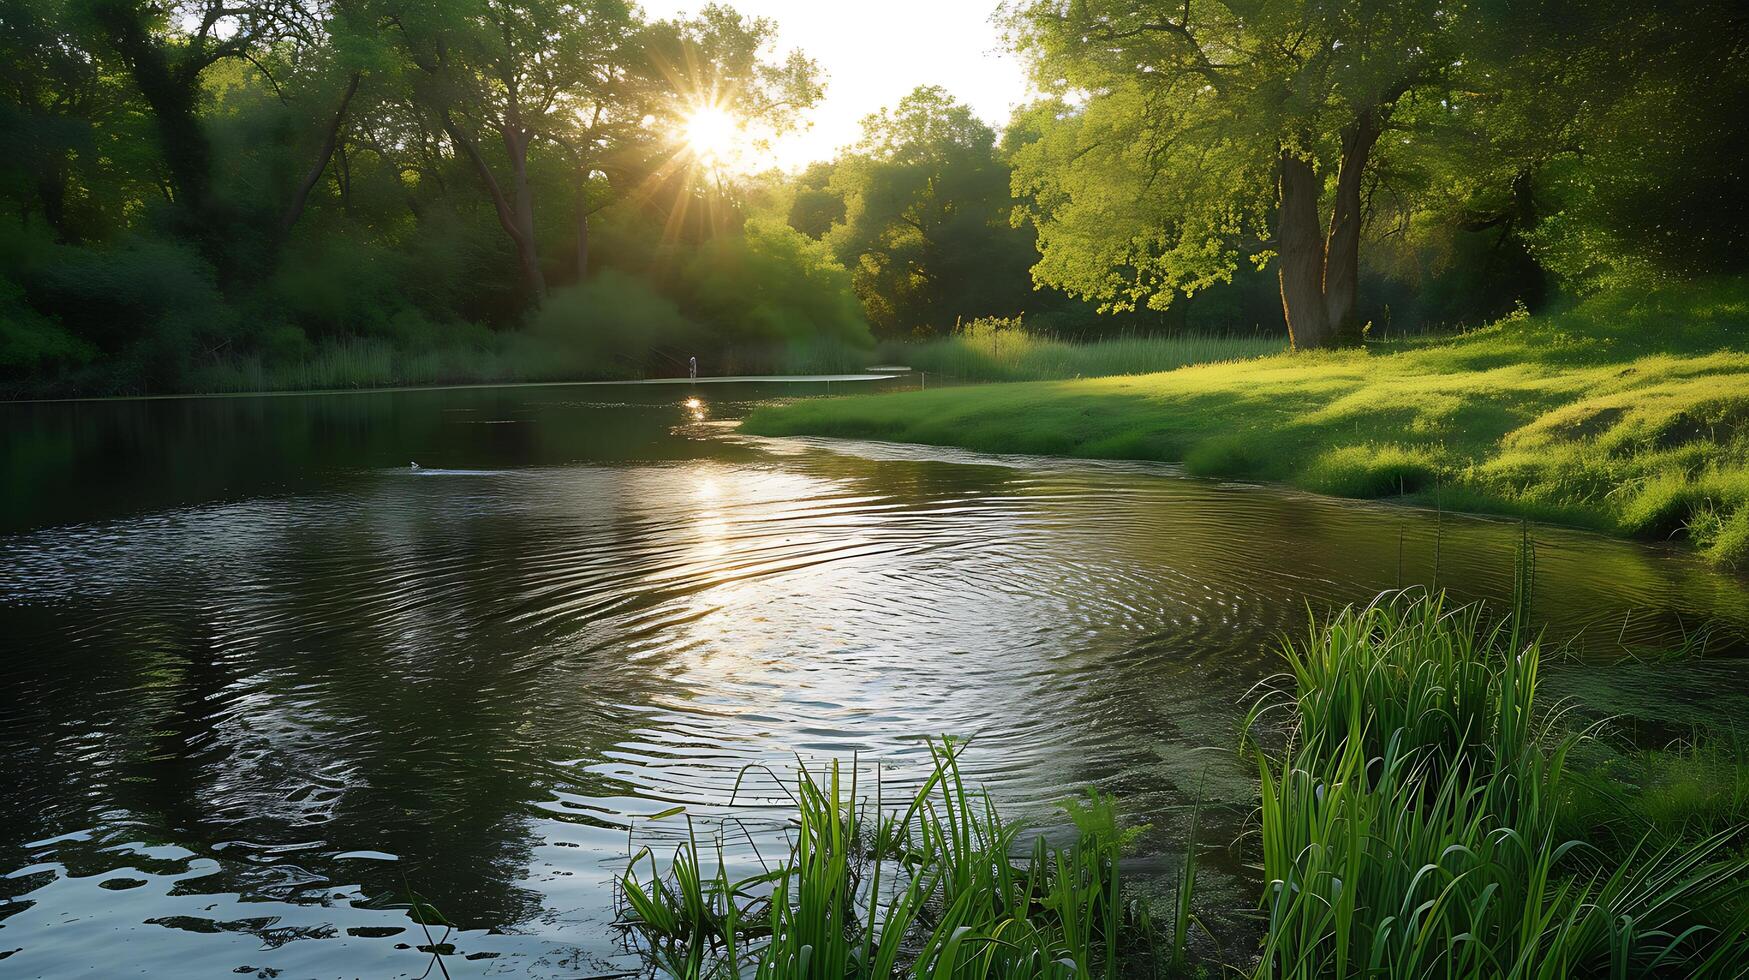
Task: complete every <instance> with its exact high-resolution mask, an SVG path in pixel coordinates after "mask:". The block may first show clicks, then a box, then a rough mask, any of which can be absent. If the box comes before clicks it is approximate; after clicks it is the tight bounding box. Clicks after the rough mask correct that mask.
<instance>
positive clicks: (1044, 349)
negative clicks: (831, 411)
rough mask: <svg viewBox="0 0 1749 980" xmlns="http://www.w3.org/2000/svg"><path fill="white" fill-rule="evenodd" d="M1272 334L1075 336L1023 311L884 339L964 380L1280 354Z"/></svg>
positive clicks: (913, 359)
mask: <svg viewBox="0 0 1749 980" xmlns="http://www.w3.org/2000/svg"><path fill="white" fill-rule="evenodd" d="M1282 347H1283V344H1282V341H1281V340H1279V339H1276V338H1268V337H1215V336H1167V337H1152V336H1124V337H1112V338H1107V339H1102V340H1093V341H1086V342H1078V341H1073V340H1067V339H1064V338H1060V337H1054V336H1051V335H1049V334H1041V333H1034V332H1032V331H1030V330H1028V329H1027V328H1026V327H1025V325H1024V323H1023V322H1022V321H1021V320H1019V319H1002V318H996V317H990V318H984V319H979V320H973V321H972V322H970V323H967V324H965V325H963V326H961V327H959V328H958V329H956V330H955V331H954V332H953V333H952V334H949V335H948V336H945V337H941V338H937V339H933V340H924V341H916V342H911V343H905V344H898V345H888V346H886V347H883V349H882V351H881V355H882V357H883V358H885V359H887V360H891V361H894V362H896V363H900V364H906V365H909V366H910V367H911V368H913V369H915V370H918V371H927V372H930V373H932V374H941V375H946V376H949V377H954V378H960V379H964V380H967V381H1054V380H1058V379H1063V378H1096V377H1104V376H1107V375H1116V374H1152V373H1154V372H1156V371H1172V370H1176V369H1178V368H1181V367H1185V366H1186V365H1190V364H1209V363H1213V362H1216V361H1238V360H1246V359H1249V358H1254V357H1262V356H1264V355H1266V354H1279V353H1281V351H1282Z"/></svg>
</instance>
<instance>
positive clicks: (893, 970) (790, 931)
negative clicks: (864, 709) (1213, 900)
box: [621, 740, 1194, 980]
mask: <svg viewBox="0 0 1749 980" xmlns="http://www.w3.org/2000/svg"><path fill="white" fill-rule="evenodd" d="M930 752H931V757H932V763H933V765H932V769H931V771H930V773H929V775H928V777H927V778H926V779H925V780H924V782H923V785H922V786H921V787H920V788H919V789H918V791H917V792H916V793H915V794H913V795H912V796H911V797H910V798H909V799H908V800H905V801H903V802H902V806H900V807H895V808H892V809H887V808H885V807H884V805H883V801H882V800H881V798H880V788H879V786H878V784H877V787H876V797H875V800H874V801H873V802H872V803H870V802H869V801H867V800H865V799H863V798H861V797H859V795H858V793H857V786H856V777H855V771H854V769H853V770H852V774H851V777H850V779H849V780H848V781H846V779H845V778H844V775H843V773H842V772H841V770H840V768H839V766H838V764H837V763H832V764H830V765H829V766H827V767H826V768H825V769H823V770H820V771H815V770H813V769H810V768H809V767H807V766H806V765H798V770H797V778H796V785H795V790H794V792H793V793H792V799H793V800H794V803H795V809H796V813H795V828H794V836H793V843H792V846H791V849H790V853H789V854H788V856H787V857H786V858H785V859H784V860H783V861H782V862H781V863H780V864H779V865H778V866H777V867H775V868H773V869H772V870H770V871H766V872H763V873H761V874H758V875H754V876H751V877H749V878H746V879H739V880H731V879H730V878H729V877H728V875H727V872H726V871H725V870H724V865H723V862H722V860H721V855H720V853H719V855H718V861H717V870H716V872H715V873H714V874H712V875H707V874H705V873H704V872H703V871H702V870H701V864H700V860H699V847H698V843H697V835H696V833H692V834H689V840H688V842H687V843H686V844H683V845H682V846H681V847H680V848H679V849H678V851H677V852H676V854H675V856H674V859H673V861H672V862H671V868H670V870H669V871H668V872H667V873H666V874H663V873H662V872H661V870H660V868H659V867H658V864H657V862H656V860H655V858H654V856H653V855H652V854H651V853H650V852H649V851H648V850H647V849H646V850H644V851H642V852H640V854H639V855H638V856H637V858H636V859H634V861H633V862H632V865H631V867H630V868H629V869H628V870H627V872H626V873H625V875H624V877H623V878H622V880H621V888H622V890H623V894H624V897H625V913H624V916H623V920H622V921H623V924H624V926H625V928H626V929H627V930H629V931H630V932H631V933H632V934H633V935H634V936H636V937H637V939H638V941H639V942H640V943H641V944H642V945H643V946H644V948H645V949H646V950H647V952H648V953H649V955H650V958H651V959H652V961H653V962H655V963H656V964H658V965H659V967H660V968H661V969H662V970H664V971H666V972H667V973H669V974H671V975H673V976H676V977H680V978H685V980H703V978H716V977H722V978H728V977H747V976H751V977H756V978H769V980H803V978H815V977H817V978H831V980H841V978H856V980H865V978H866V980H876V978H880V980H885V978H896V977H916V978H947V977H955V978H960V977H977V978H1012V980H1021V978H1026V980H1033V978H1047V980H1093V978H1096V977H1097V978H1107V980H1109V978H1115V977H1118V976H1134V975H1137V973H1136V971H1137V970H1146V971H1148V972H1149V973H1153V972H1154V970H1153V966H1152V964H1153V956H1152V953H1153V949H1154V946H1155V926H1154V923H1153V922H1152V920H1151V919H1150V917H1149V916H1148V913H1147V910H1146V907H1145V905H1143V904H1141V903H1139V902H1133V901H1130V900H1128V899H1127V898H1126V897H1125V892H1124V889H1123V885H1122V878H1121V874H1120V868H1119V861H1118V857H1119V852H1120V851H1121V849H1122V848H1123V846H1124V844H1125V842H1126V841H1127V840H1128V839H1129V837H1130V834H1128V833H1124V832H1120V831H1119V830H1118V829H1117V827H1118V823H1117V819H1116V815H1115V810H1114V808H1113V804H1112V801H1111V799H1110V798H1109V797H1106V796H1100V795H1098V794H1089V796H1088V797H1087V798H1086V800H1085V801H1083V802H1080V803H1078V804H1075V805H1073V806H1071V807H1070V815H1071V817H1072V818H1073V822H1074V824H1075V826H1076V836H1075V839H1074V840H1073V841H1072V842H1070V843H1069V844H1068V845H1067V846H1054V845H1052V844H1051V843H1049V842H1048V841H1047V840H1046V839H1045V838H1044V837H1042V836H1041V837H1038V838H1036V839H1035V840H1034V841H1033V844H1032V846H1031V849H1030V852H1028V856H1026V857H1024V858H1022V859H1019V860H1017V859H1016V857H1015V853H1016V849H1017V847H1016V845H1017V841H1018V838H1019V834H1020V827H1019V825H1018V824H1015V823H1012V822H1009V821H1006V820H1004V819H1003V818H1002V816H1001V814H1000V813H999V812H998V811H997V809H996V806H995V804H994V803H993V802H992V801H991V800H990V798H989V797H988V796H987V795H986V794H984V793H983V792H981V791H975V790H971V789H968V788H967V787H966V785H965V782H964V780H963V778H962V775H961V772H960V768H959V759H958V748H957V746H955V745H954V744H952V743H950V742H947V741H945V740H943V741H939V742H932V743H931V744H930ZM640 869H641V870H640ZM1193 876H1194V866H1193V867H1192V870H1190V871H1189V872H1187V876H1186V879H1185V885H1184V886H1183V887H1184V888H1185V889H1186V893H1185V894H1183V895H1182V904H1183V907H1184V909H1185V912H1184V914H1183V915H1182V916H1181V919H1182V920H1184V921H1188V919H1189V911H1188V910H1189V907H1190V902H1191V896H1190V894H1189V893H1188V889H1190V888H1191V887H1193V881H1194V877H1193ZM1171 944H1172V946H1173V947H1174V948H1180V949H1181V948H1182V945H1183V942H1182V936H1179V937H1173V938H1171Z"/></svg>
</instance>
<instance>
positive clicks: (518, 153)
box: [504, 125, 547, 303]
mask: <svg viewBox="0 0 1749 980" xmlns="http://www.w3.org/2000/svg"><path fill="white" fill-rule="evenodd" d="M530 138H531V137H530V135H529V133H528V132H527V131H526V130H524V129H522V128H521V127H520V126H516V125H507V126H505V128H504V152H505V153H506V154H508V155H509V157H510V189H511V193H512V194H513V195H514V198H513V201H512V208H513V210H512V213H513V214H514V216H515V218H516V235H515V236H514V237H515V238H516V257H517V259H518V260H519V261H520V262H521V263H522V278H523V282H524V283H526V284H527V286H528V291H529V294H530V295H531V296H533V297H534V301H535V302H536V303H539V302H541V301H543V300H545V299H546V297H547V279H546V275H545V274H544V273H542V272H541V267H540V255H539V254H538V253H537V252H536V250H535V240H534V194H533V192H532V191H530V189H529V186H528V144H529V140H530Z"/></svg>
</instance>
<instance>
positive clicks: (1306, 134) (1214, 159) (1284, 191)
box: [1010, 0, 1461, 347]
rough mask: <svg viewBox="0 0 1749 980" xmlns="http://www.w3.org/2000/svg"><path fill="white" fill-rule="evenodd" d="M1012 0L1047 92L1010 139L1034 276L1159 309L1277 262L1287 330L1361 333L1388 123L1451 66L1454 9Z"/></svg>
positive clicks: (1316, 341)
mask: <svg viewBox="0 0 1749 980" xmlns="http://www.w3.org/2000/svg"><path fill="white" fill-rule="evenodd" d="M1011 15H1012V16H1011V21H1010V23H1011V27H1012V31H1013V37H1014V40H1015V42H1016V43H1017V45H1018V46H1019V48H1020V50H1021V51H1022V52H1023V54H1024V55H1025V56H1026V57H1027V58H1028V60H1029V61H1030V63H1031V65H1032V68H1033V74H1034V78H1035V80H1036V81H1037V82H1038V84H1039V85H1040V86H1041V87H1042V88H1043V89H1044V90H1045V91H1046V92H1047V93H1049V95H1050V96H1051V99H1050V100H1049V101H1047V102H1046V103H1045V104H1044V105H1042V106H1040V107H1035V108H1034V109H1033V110H1032V116H1033V118H1032V120H1031V121H1030V125H1031V127H1032V128H1033V129H1034V130H1036V132H1037V136H1036V138H1035V139H1033V140H1032V141H1031V142H1028V143H1026V144H1025V145H1024V146H1022V147H1021V148H1020V149H1019V150H1018V151H1017V152H1016V154H1015V168H1016V179H1015V183H1016V189H1017V190H1018V191H1020V192H1022V193H1023V194H1024V195H1025V196H1026V197H1028V198H1029V199H1030V200H1031V201H1032V202H1033V203H1032V205H1031V217H1032V219H1033V220H1034V221H1035V222H1036V223H1037V224H1038V227H1039V232H1040V236H1039V241H1040V249H1041V251H1042V253H1043V260H1042V261H1041V262H1040V263H1039V265H1038V267H1037V268H1036V270H1035V277H1036V278H1037V279H1038V280H1039V281H1040V282H1042V283H1047V284H1051V285H1056V286H1060V287H1062V288H1064V289H1066V290H1069V291H1071V292H1074V293H1077V294H1079V295H1082V296H1085V297H1088V298H1090V299H1095V300H1097V301H1099V302H1101V303H1103V304H1105V305H1106V306H1108V307H1110V308H1116V309H1125V308H1133V307H1135V306H1136V305H1138V304H1146V305H1150V306H1154V307H1157V308H1163V307H1164V306H1166V305H1167V304H1169V303H1170V302H1171V301H1172V300H1173V298H1174V297H1175V296H1177V295H1181V294H1188V293H1192V292H1195V291H1196V290H1199V289H1202V288H1205V287H1207V286H1209V285H1212V284H1214V283H1216V282H1222V281H1228V280H1230V278H1231V276H1232V273H1233V270H1234V268H1235V266H1236V265H1237V264H1238V263H1239V262H1241V261H1246V260H1250V261H1255V262H1258V263H1267V262H1270V261H1274V262H1276V263H1277V269H1278V277H1279V283H1280V288H1281V299H1282V311H1283V314H1284V318H1285V320H1286V324H1287V328H1288V332H1289V335H1290V336H1291V338H1292V340H1293V343H1294V345H1295V346H1296V347H1321V346H1326V345H1329V344H1332V343H1335V342H1338V341H1340V340H1343V339H1347V338H1353V337H1356V336H1358V334H1359V328H1360V326H1361V325H1360V323H1358V322H1357V315H1356V291H1357V288H1358V259H1359V252H1360V242H1361V225H1362V221H1363V219H1364V210H1365V193H1366V190H1367V187H1368V184H1369V180H1370V179H1371V176H1372V174H1373V172H1374V170H1375V167H1376V165H1377V161H1378V156H1379V152H1380V148H1381V144H1380V141H1381V137H1382V136H1384V134H1385V133H1386V132H1388V131H1390V130H1391V129H1392V127H1393V124H1394V122H1395V119H1396V117H1397V115H1398V114H1399V111H1400V110H1401V109H1402V108H1403V106H1404V104H1405V102H1406V101H1408V100H1412V99H1414V98H1416V97H1417V95H1418V94H1419V93H1423V92H1428V91H1434V90H1437V89H1438V87H1439V86H1440V85H1441V84H1442V83H1443V82H1444V81H1445V80H1446V78H1447V76H1448V75H1449V74H1450V73H1451V71H1452V70H1453V68H1454V65H1455V63H1456V58H1455V56H1454V54H1453V53H1452V49H1453V36H1454V35H1455V34H1456V33H1459V32H1460V31H1461V24H1460V23H1459V15H1458V12H1457V9H1456V8H1454V7H1450V6H1445V5H1439V4H1433V3H1428V2H1425V0H1359V2H1354V3H1318V2H1304V0H1302V2H1293V3H1278V4H1258V3H1253V2H1245V0H1186V2H1184V3H1160V2H1151V0H1032V2H1026V3H1023V4H1021V5H1020V6H1019V7H1017V8H1015V9H1013V10H1012V11H1011ZM1041 115H1042V116H1046V117H1048V118H1049V121H1050V122H1051V124H1050V125H1041V124H1040V120H1039V118H1038V117H1039V116H1041Z"/></svg>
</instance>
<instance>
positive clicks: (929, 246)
mask: <svg viewBox="0 0 1749 980" xmlns="http://www.w3.org/2000/svg"><path fill="white" fill-rule="evenodd" d="M1009 183H1010V178H1009V172H1008V166H1007V164H1006V163H1004V162H1003V161H1002V159H1001V157H1000V156H999V154H998V151H997V147H996V134H995V133H994V132H993V131H992V130H991V128H990V127H989V125H987V124H986V123H984V122H983V121H982V120H980V119H979V118H978V117H977V116H976V115H974V114H973V113H972V111H971V109H970V108H968V107H967V106H965V105H964V104H963V103H960V102H958V101H956V100H955V99H954V98H953V97H952V96H950V95H948V94H947V92H945V91H944V90H942V89H940V88H938V87H935V86H925V87H922V88H919V89H917V90H916V91H914V92H912V93H911V94H909V95H907V96H905V98H903V99H901V100H900V101H899V104H898V105H897V106H896V107H895V108H893V109H891V110H883V111H881V112H879V113H876V114H874V115H872V116H870V117H868V119H866V120H864V122H863V138H862V141H861V142H860V143H859V144H858V145H857V146H856V148H855V149H854V151H853V152H851V153H849V154H846V155H845V156H843V157H842V158H840V159H839V160H838V162H837V164H836V165H835V168H834V173H833V175H832V178H831V180H830V183H829V189H830V190H831V191H832V192H833V194H834V195H835V196H836V197H838V198H839V199H841V200H842V201H843V202H844V214H843V218H842V220H841V221H840V222H839V223H838V224H837V225H836V227H833V228H832V229H831V231H830V232H829V233H828V234H827V236H826V240H827V241H828V242H830V243H831V245H832V247H833V248H834V249H835V250H836V251H837V253H838V256H839V258H840V260H842V261H843V262H844V263H845V265H847V266H849V267H850V269H851V272H852V274H853V276H854V277H855V281H856V290H857V294H858V295H859V296H860V297H861V298H862V300H863V306H864V308H865V309H866V310H867V311H868V314H869V319H870V320H872V321H873V322H874V323H875V324H876V325H877V326H878V327H880V328H882V329H883V330H885V331H886V332H888V333H904V332H908V331H911V330H914V329H917V328H933V329H948V328H951V327H952V326H953V325H954V323H955V322H956V321H957V320H959V319H961V318H971V317H978V316H1010V315H1013V314H1016V313H1019V312H1021V310H1022V308H1023V307H1024V304H1025V300H1026V293H1025V292H1024V291H1019V292H1017V291H1016V290H1015V289H1014V285H1015V283H1016V282H1019V283H1024V282H1025V269H1026V267H1027V266H1028V265H1029V264H1031V263H1032V261H1033V260H1034V258H1036V254H1037V253H1035V252H1034V251H1033V248H1032V236H1031V235H1030V234H1029V233H1028V232H1027V231H1026V230H1025V229H1021V228H1015V227H1014V226H1013V224H1012V222H1011V220H1010V216H1011V214H1012V212H1013V209H1014V199H1013V197H1012V195H1011V192H1010V190H1009Z"/></svg>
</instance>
